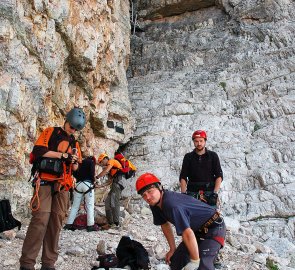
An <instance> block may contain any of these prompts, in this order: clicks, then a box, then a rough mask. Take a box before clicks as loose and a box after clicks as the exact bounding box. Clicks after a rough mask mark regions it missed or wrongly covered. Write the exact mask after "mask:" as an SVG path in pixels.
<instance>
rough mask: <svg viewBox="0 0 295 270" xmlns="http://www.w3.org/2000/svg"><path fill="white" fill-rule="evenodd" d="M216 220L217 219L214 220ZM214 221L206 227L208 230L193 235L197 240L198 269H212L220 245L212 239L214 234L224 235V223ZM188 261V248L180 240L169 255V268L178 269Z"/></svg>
mask: <svg viewBox="0 0 295 270" xmlns="http://www.w3.org/2000/svg"><path fill="white" fill-rule="evenodd" d="M216 222H217V221H216ZM216 222H215V223H214V224H213V225H212V226H211V227H209V228H208V232H207V233H206V234H205V233H199V232H196V233H195V236H196V239H197V242H198V248H199V255H200V259H201V262H200V266H199V268H198V270H214V269H215V267H214V264H213V262H214V259H215V258H216V257H217V254H218V252H219V250H220V248H221V247H222V246H221V244H220V243H219V242H218V241H216V240H215V239H214V237H215V236H219V237H223V238H224V237H225V231H226V228H225V224H224V222H223V221H222V222H221V224H218V223H216ZM189 261H190V256H189V252H188V249H187V247H186V245H185V244H184V242H181V243H180V244H179V246H178V247H177V249H176V251H175V252H174V254H173V256H172V257H171V265H170V268H171V270H180V269H182V268H183V267H184V266H185V265H186V264H187V263H188V262H189Z"/></svg>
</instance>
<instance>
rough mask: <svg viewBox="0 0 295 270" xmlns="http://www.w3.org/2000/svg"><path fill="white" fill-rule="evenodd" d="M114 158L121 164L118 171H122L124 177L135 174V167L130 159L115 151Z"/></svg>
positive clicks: (127, 177)
mask: <svg viewBox="0 0 295 270" xmlns="http://www.w3.org/2000/svg"><path fill="white" fill-rule="evenodd" d="M114 158H115V159H116V160H118V161H119V162H120V164H121V165H122V169H121V170H120V171H121V173H123V175H124V176H125V178H126V179H129V178H131V177H134V176H135V172H136V170H137V168H136V167H135V165H134V164H133V163H132V162H131V161H130V160H128V159H126V158H125V157H124V156H123V154H121V153H117V154H116V155H115V157H114Z"/></svg>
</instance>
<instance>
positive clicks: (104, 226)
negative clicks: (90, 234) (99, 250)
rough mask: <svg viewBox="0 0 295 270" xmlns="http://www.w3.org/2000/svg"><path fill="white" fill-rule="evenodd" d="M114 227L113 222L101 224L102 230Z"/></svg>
mask: <svg viewBox="0 0 295 270" xmlns="http://www.w3.org/2000/svg"><path fill="white" fill-rule="evenodd" d="M111 227H112V224H104V225H102V226H101V229H102V230H109V229H110V228H111Z"/></svg>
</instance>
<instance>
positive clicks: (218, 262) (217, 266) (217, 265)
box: [213, 257, 222, 269]
mask: <svg viewBox="0 0 295 270" xmlns="http://www.w3.org/2000/svg"><path fill="white" fill-rule="evenodd" d="M213 264H214V267H215V269H221V268H222V263H221V260H220V258H219V257H216V258H215V259H214V262H213Z"/></svg>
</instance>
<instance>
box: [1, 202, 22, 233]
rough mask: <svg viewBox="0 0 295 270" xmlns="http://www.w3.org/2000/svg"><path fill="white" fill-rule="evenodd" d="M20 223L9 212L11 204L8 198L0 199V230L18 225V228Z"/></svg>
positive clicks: (6, 229)
mask: <svg viewBox="0 0 295 270" xmlns="http://www.w3.org/2000/svg"><path fill="white" fill-rule="evenodd" d="M21 226H22V224H21V222H20V221H18V220H17V219H15V218H14V217H13V216H12V213H11V206H10V202H9V200H1V201H0V232H4V231H8V230H11V229H13V228H15V227H18V229H19V230H20V228H21Z"/></svg>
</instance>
